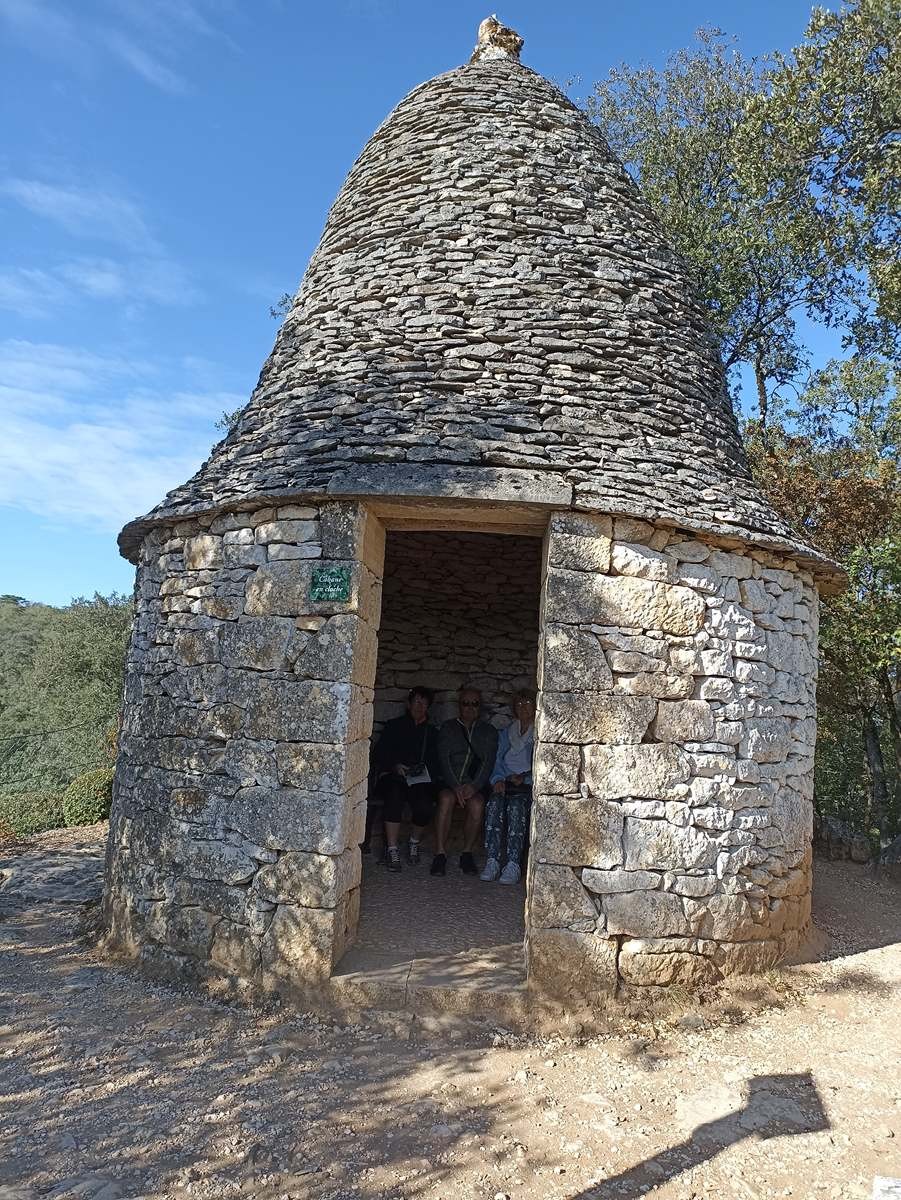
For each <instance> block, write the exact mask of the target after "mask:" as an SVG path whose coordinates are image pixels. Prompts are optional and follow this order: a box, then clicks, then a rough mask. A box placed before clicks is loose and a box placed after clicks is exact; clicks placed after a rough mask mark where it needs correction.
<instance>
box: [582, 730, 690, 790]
mask: <svg viewBox="0 0 901 1200" xmlns="http://www.w3.org/2000/svg"><path fill="white" fill-rule="evenodd" d="M690 773H691V768H690V765H689V762H688V759H687V758H686V756H685V755H684V754H683V752H682V751H681V750H680V749H679V748H678V746H675V745H672V744H667V745H653V744H649V743H645V744H644V745H640V746H586V747H585V751H584V766H583V774H584V780H585V784H586V785H587V787H588V790H589V792H590V793H591V795H592V796H596V797H597V798H598V799H600V800H619V799H624V798H625V797H627V796H634V797H638V798H644V799H648V800H653V799H657V798H660V797H664V798H666V797H668V796H669V794H670V792H671V789H672V788H673V787H674V786H675V785H676V784H679V783H683V782H684V781H685V780H686V779H688V777H689V775H690Z"/></svg>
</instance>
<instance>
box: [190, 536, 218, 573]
mask: <svg viewBox="0 0 901 1200" xmlns="http://www.w3.org/2000/svg"><path fill="white" fill-rule="evenodd" d="M184 555H185V569H186V570H188V571H202V570H209V569H213V568H216V567H221V566H222V538H221V537H216V536H215V535H214V534H211V533H201V534H198V535H197V536H196V537H192V538H188V540H187V541H186V542H185V550H184Z"/></svg>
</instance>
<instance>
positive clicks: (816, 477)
mask: <svg viewBox="0 0 901 1200" xmlns="http://www.w3.org/2000/svg"><path fill="white" fill-rule="evenodd" d="M899 413H901V400H899V393H898V387H897V377H896V375H895V374H894V373H893V372H891V371H890V370H889V368H888V367H887V366H886V365H885V364H884V363H882V362H880V361H878V360H877V361H874V360H872V359H867V358H852V359H849V360H847V361H844V362H833V363H830V364H829V365H828V366H827V367H826V368H824V369H823V370H822V371H820V372H818V373H817V374H816V375H814V376H813V378H812V379H811V381H810V384H809V386H808V387H807V389H806V390H805V392H804V393H803V395H802V397H801V400H800V403H799V405H798V407H797V408H796V409H794V410H788V411H787V412H786V413H785V421H783V420H779V421H777V422H775V423H774V424H772V425H771V427H770V429H769V431H768V436H767V438H766V439H763V438H762V437H761V436H760V422H759V421H758V422H753V421H752V422H750V423H749V425H748V429H747V435H748V436H747V439H746V441H747V446H748V450H749V456H750V459H751V464H752V468H753V470H754V472H755V475H756V477H757V479H758V480H759V482H760V483H761V484H762V486H763V488H764V490H765V491H766V492H767V494H768V496H769V498H770V500H771V502H772V503H773V505H774V506H775V507H776V508H777V509H778V510H779V511H780V512H781V513H782V515H783V516H784V517H785V518H786V519H787V520H788V521H789V522H790V523H791V524H792V525H793V526H794V527H795V529H796V530H797V532H798V533H799V534H800V535H801V536H802V537H804V538H805V539H806V540H809V541H813V542H815V543H816V544H817V545H819V546H820V547H821V548H822V549H823V550H825V551H826V553H827V554H830V555H831V556H832V557H834V558H836V559H838V560H840V561H842V562H843V563H844V564H845V567H846V569H847V572H848V579H849V582H848V587H847V589H846V590H845V591H843V592H842V593H841V594H840V595H838V596H831V597H826V598H825V599H824V601H823V607H822V622H821V628H820V650H821V675H820V687H819V689H818V702H819V710H820V738H819V743H818V751H817V802H818V804H819V806H820V808H821V810H823V811H829V812H835V813H837V814H839V815H841V816H843V817H845V818H848V819H851V820H852V821H854V823H855V824H857V825H860V826H863V827H865V828H867V829H868V830H870V831H871V832H873V833H874V834H880V835H885V834H886V833H887V831H888V830H890V829H892V828H896V827H897V824H898V820H899V817H901V811H899V804H901V717H899V710H901V445H899V443H901V439H899V436H898V435H899V425H901V422H899ZM786 421H787V422H788V423H789V424H788V425H787V424H786ZM864 770H866V772H867V774H868V776H869V787H868V789H863V788H861V787H860V786H859V784H858V780H859V779H860V778H862V776H863V772H864Z"/></svg>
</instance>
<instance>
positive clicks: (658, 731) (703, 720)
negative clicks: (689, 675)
mask: <svg viewBox="0 0 901 1200" xmlns="http://www.w3.org/2000/svg"><path fill="white" fill-rule="evenodd" d="M713 731H714V722H713V709H712V708H711V707H710V705H709V704H708V703H707V702H706V701H704V700H681V701H679V702H678V703H675V704H673V703H670V702H668V701H666V700H661V702H660V704H659V705H658V706H657V719H656V721H655V722H654V727H653V734H654V737H655V738H656V739H657V740H658V741H659V742H709V741H711V740H712V738H713Z"/></svg>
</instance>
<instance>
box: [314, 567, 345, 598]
mask: <svg viewBox="0 0 901 1200" xmlns="http://www.w3.org/2000/svg"><path fill="white" fill-rule="evenodd" d="M310 599H311V600H326V601H328V600H332V601H344V600H349V599H350V567H314V568H313V576H312V578H311V580H310Z"/></svg>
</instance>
